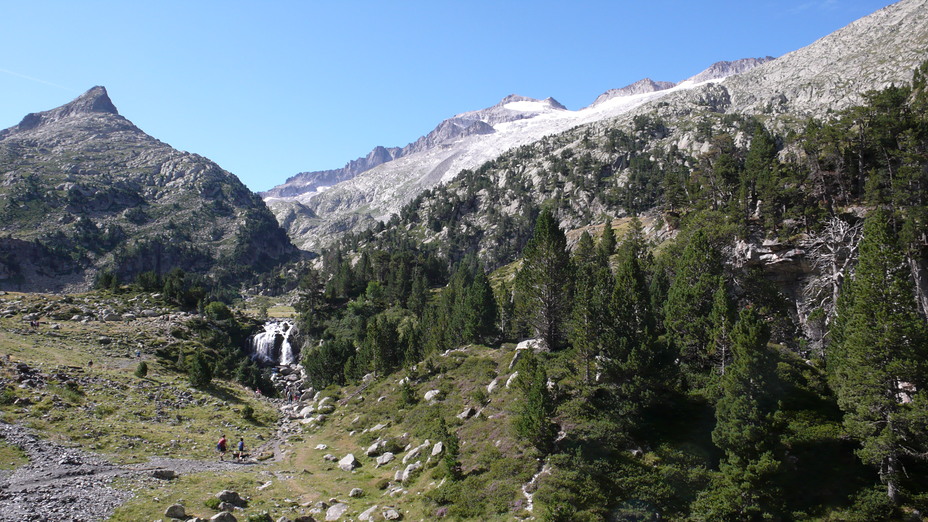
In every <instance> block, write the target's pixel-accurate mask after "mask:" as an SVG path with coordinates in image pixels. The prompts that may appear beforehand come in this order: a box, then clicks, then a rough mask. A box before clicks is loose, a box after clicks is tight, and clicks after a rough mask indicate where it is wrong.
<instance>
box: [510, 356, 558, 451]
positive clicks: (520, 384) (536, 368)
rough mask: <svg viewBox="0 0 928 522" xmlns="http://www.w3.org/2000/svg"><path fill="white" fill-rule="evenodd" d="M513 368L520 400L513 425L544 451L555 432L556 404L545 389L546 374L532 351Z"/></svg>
mask: <svg viewBox="0 0 928 522" xmlns="http://www.w3.org/2000/svg"><path fill="white" fill-rule="evenodd" d="M516 371H518V372H519V374H518V375H517V376H516V380H515V385H516V389H517V390H518V391H519V393H520V394H521V399H522V400H520V401H518V402H517V403H516V405H517V406H516V408H517V409H516V414H515V416H514V417H513V427H514V428H515V432H516V435H518V436H519V437H520V438H522V439H524V440H526V441H527V442H529V443H530V444H531V445H532V446H534V447H535V449H537V450H538V451H539V452H541V453H542V454H547V453H548V452H549V451H550V450H551V446H552V444H553V443H554V437H555V435H556V433H557V426H556V425H555V424H554V423H553V422H552V421H551V419H552V417H553V416H554V407H555V404H554V398H553V397H552V395H551V391H550V390H549V389H548V374H547V373H546V372H545V369H544V366H542V365H541V363H540V362H539V361H538V358H537V357H536V356H535V355H534V354H533V353H532V352H531V351H528V352H527V353H526V354H525V355H524V356H523V357H522V358H521V359H520V360H519V363H518V364H517V365H516Z"/></svg>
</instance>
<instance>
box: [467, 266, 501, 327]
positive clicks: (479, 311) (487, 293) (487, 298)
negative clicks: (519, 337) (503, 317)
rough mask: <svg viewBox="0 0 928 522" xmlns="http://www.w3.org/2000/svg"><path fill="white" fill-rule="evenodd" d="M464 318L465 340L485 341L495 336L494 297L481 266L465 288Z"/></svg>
mask: <svg viewBox="0 0 928 522" xmlns="http://www.w3.org/2000/svg"><path fill="white" fill-rule="evenodd" d="M464 314H465V319H464V338H465V341H467V342H472V343H487V342H490V341H491V340H492V339H493V338H494V337H495V336H496V331H497V328H496V318H497V309H496V298H495V297H494V296H493V288H492V287H491V286H490V280H489V279H487V276H486V274H485V273H484V271H483V268H482V267H478V268H477V274H476V275H475V276H474V280H473V282H472V283H471V285H470V287H469V288H468V289H467V298H466V303H465V310H464Z"/></svg>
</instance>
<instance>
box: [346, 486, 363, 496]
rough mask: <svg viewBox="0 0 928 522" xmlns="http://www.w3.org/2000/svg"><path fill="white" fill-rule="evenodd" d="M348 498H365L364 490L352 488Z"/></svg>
mask: <svg viewBox="0 0 928 522" xmlns="http://www.w3.org/2000/svg"><path fill="white" fill-rule="evenodd" d="M348 496H349V497H351V498H357V497H363V496H364V490H363V489H361V488H352V489H351V491H350V492H349V493H348Z"/></svg>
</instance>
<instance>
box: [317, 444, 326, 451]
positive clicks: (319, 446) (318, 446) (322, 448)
mask: <svg viewBox="0 0 928 522" xmlns="http://www.w3.org/2000/svg"><path fill="white" fill-rule="evenodd" d="M316 449H317V450H327V449H329V447H328V446H326V445H325V444H316Z"/></svg>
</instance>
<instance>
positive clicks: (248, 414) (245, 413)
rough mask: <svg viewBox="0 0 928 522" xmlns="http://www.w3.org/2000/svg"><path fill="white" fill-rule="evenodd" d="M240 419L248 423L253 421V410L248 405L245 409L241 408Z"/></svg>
mask: <svg viewBox="0 0 928 522" xmlns="http://www.w3.org/2000/svg"><path fill="white" fill-rule="evenodd" d="M242 418H243V419H245V420H249V421H250V420H254V418H255V409H254V408H252V407H251V405H250V404H246V405H245V407H244V408H242Z"/></svg>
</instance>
